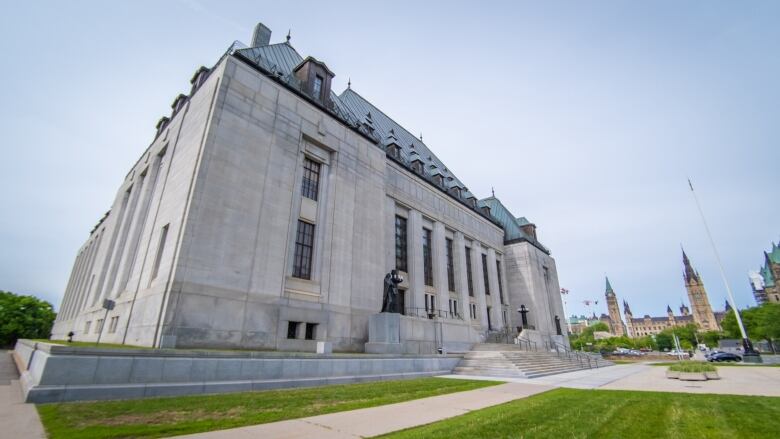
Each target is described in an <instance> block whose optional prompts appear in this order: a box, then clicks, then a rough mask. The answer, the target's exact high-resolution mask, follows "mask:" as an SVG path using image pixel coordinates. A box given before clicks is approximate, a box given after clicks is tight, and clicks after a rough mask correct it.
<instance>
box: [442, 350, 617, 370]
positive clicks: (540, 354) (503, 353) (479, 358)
mask: <svg viewBox="0 0 780 439" xmlns="http://www.w3.org/2000/svg"><path fill="white" fill-rule="evenodd" d="M575 355H576V354H571V355H570V356H562V355H560V354H558V353H557V352H554V351H553V352H548V351H525V350H523V347H522V346H520V345H508V344H500V343H481V344H477V345H475V346H474V347H473V348H472V350H471V351H469V352H468V353H466V354H465V356H464V358H463V359H462V360H461V361H460V363H459V364H458V366H457V367H456V368H455V369H454V371H453V373H456V374H467V375H486V376H501V377H510V376H514V377H528V378H533V377H540V376H546V375H554V374H559V373H567V372H574V371H577V370H584V369H590V368H591V367H595V366H597V365H598V366H599V367H604V366H608V365H611V364H612V363H610V362H607V361H604V360H597V359H596V358H592V359H591V361H590V362H588V361H587V359H586V358H582V357H579V356H575Z"/></svg>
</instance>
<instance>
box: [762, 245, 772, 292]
mask: <svg viewBox="0 0 780 439" xmlns="http://www.w3.org/2000/svg"><path fill="white" fill-rule="evenodd" d="M766 259H767V261H766V262H765V263H764V266H763V267H761V271H760V273H761V277H762V278H763V279H764V288H766V287H773V286H775V276H774V275H773V274H772V267H770V266H769V261H770V257H769V254H768V253H767V255H766Z"/></svg>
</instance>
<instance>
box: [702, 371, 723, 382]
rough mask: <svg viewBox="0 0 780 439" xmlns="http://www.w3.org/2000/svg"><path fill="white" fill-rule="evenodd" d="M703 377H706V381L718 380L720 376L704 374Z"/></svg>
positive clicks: (714, 373) (711, 373) (715, 373)
mask: <svg viewBox="0 0 780 439" xmlns="http://www.w3.org/2000/svg"><path fill="white" fill-rule="evenodd" d="M704 376H706V377H707V379H708V380H719V379H720V376H719V375H718V372H704Z"/></svg>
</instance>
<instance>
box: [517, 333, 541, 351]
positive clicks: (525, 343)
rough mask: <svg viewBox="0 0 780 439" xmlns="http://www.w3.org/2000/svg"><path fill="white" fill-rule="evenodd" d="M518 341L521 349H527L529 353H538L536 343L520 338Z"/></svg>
mask: <svg viewBox="0 0 780 439" xmlns="http://www.w3.org/2000/svg"><path fill="white" fill-rule="evenodd" d="M516 340H517V344H518V345H520V349H523V347H525V350H527V351H529V352H530V351H534V352H536V351H537V350H538V348H537V346H536V342H535V341H531V340H526V339H524V338H519V337H518V338H517V339H516Z"/></svg>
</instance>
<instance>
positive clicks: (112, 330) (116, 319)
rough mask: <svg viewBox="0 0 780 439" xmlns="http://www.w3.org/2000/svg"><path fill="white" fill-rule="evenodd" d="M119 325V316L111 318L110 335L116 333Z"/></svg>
mask: <svg viewBox="0 0 780 439" xmlns="http://www.w3.org/2000/svg"><path fill="white" fill-rule="evenodd" d="M118 324H119V316H114V317H111V321H110V322H109V323H108V333H109V334H113V333H115V332H116V326H117V325H118Z"/></svg>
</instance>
